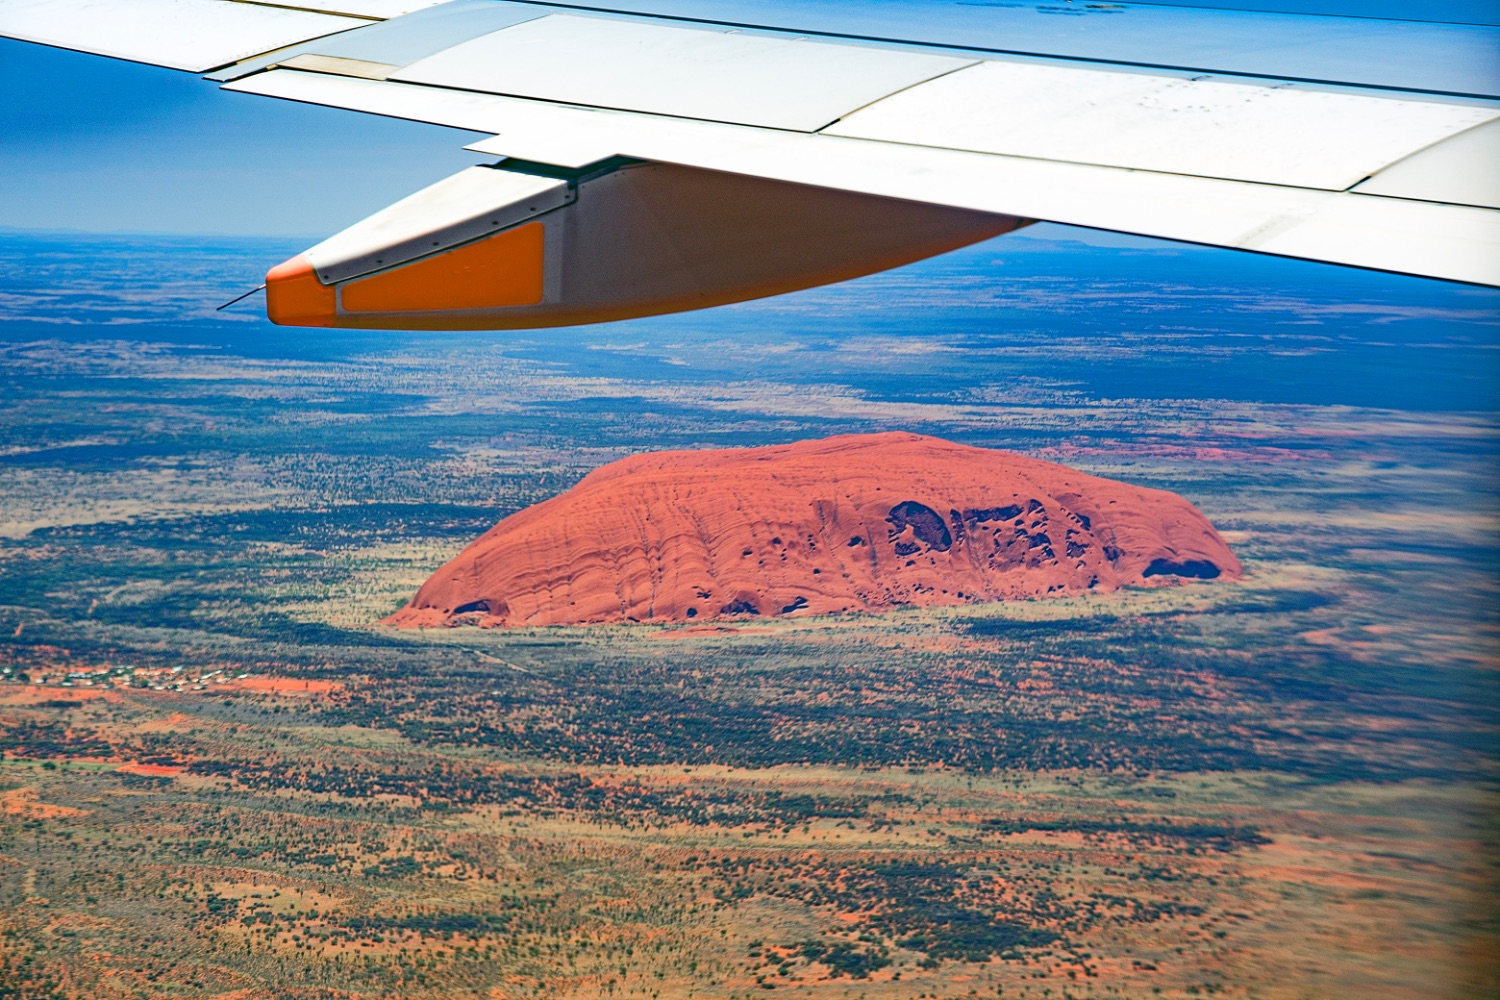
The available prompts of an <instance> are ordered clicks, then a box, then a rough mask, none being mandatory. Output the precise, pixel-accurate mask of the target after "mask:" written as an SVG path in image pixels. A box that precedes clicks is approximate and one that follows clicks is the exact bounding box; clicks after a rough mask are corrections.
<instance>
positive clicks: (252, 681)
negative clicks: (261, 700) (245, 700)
mask: <svg viewBox="0 0 1500 1000" xmlns="http://www.w3.org/2000/svg"><path fill="white" fill-rule="evenodd" d="M342 687H343V685H342V684H340V683H339V682H338V681H312V680H299V679H297V678H294V677H237V678H235V679H234V680H231V681H227V682H225V683H224V684H222V685H220V686H219V690H221V691H253V692H255V693H257V694H280V695H299V694H301V695H315V694H331V693H332V692H334V691H338V690H339V689H340V688H342Z"/></svg>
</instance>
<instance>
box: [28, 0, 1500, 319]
mask: <svg viewBox="0 0 1500 1000" xmlns="http://www.w3.org/2000/svg"><path fill="white" fill-rule="evenodd" d="M52 2H53V4H54V5H55V6H57V7H68V6H74V7H78V8H81V9H92V8H94V7H98V6H105V5H101V4H99V3H98V0H52ZM419 2H420V0H419ZM340 3H342V4H343V6H344V7H348V6H350V5H358V6H359V9H358V10H344V11H342V12H336V13H328V12H317V13H313V12H308V11H287V10H285V9H284V8H281V7H266V6H262V5H258V4H249V3H234V2H229V0H126V2H120V0H117V2H115V3H113V4H109V5H107V6H108V7H109V8H110V10H111V11H112V13H111V14H110V15H109V17H113V18H115V19H116V21H118V20H119V19H120V17H121V15H120V13H119V12H120V11H121V10H131V11H135V12H137V13H138V14H141V15H142V16H146V15H150V16H160V15H161V12H162V11H163V10H165V9H166V8H167V7H171V8H173V9H174V10H176V9H179V8H181V9H190V10H194V11H196V12H197V13H196V14H195V15H194V16H195V17H197V18H198V19H199V20H198V21H197V22H194V23H201V24H208V25H221V24H222V25H229V26H230V30H229V31H228V34H227V35H226V36H225V37H226V38H227V37H232V38H234V39H235V40H236V45H230V46H228V47H226V44H225V43H224V41H223V39H220V42H219V43H218V48H216V49H213V51H212V54H209V55H204V56H202V57H201V58H198V59H196V60H194V59H192V58H189V57H188V56H187V55H186V54H185V53H181V52H167V51H158V52H156V53H154V55H155V56H157V57H160V58H159V59H156V58H153V59H150V60H148V61H161V62H163V63H164V64H167V65H182V66H187V65H190V66H192V68H194V69H199V70H201V69H203V68H206V67H207V66H208V65H210V64H211V65H214V66H217V67H223V68H221V69H220V71H219V72H218V73H216V74H215V76H216V78H218V79H220V80H222V81H226V82H225V83H224V86H225V89H228V90H233V91H238V92H245V93H254V94H260V95H264V96H271V97H278V98H283V99H288V100H294V101H302V102H307V103H314V104H320V105H326V106H331V107H340V108H346V109H350V110H355V111H362V112H367V113H373V114H379V115H386V116H390V117H397V118H406V119H412V120H417V121H425V122H431V123H435V124H441V125H448V126H454V127H458V128H464V129H470V130H475V131H481V132H488V133H490V134H491V136H492V138H489V139H486V140H483V141H481V142H478V143H475V144H473V145H471V146H469V147H468V148H469V149H471V150H474V151H476V152H480V153H484V154H490V155H496V156H500V157H504V158H507V159H504V160H502V162H501V164H500V165H499V166H500V168H501V169H499V170H492V169H488V168H485V169H484V170H482V171H481V173H480V174H477V175H476V174H473V173H472V172H467V171H466V172H464V174H460V175H459V176H458V177H456V178H452V179H450V180H449V181H447V182H442V183H441V184H439V185H435V186H434V188H431V189H428V191H427V192H422V193H419V195H417V196H413V198H412V199H407V201H406V202H403V203H400V204H399V205H397V206H393V208H392V209H388V210H386V212H384V213H380V214H378V215H377V216H375V217H372V219H371V220H367V221H366V222H365V223H361V224H359V225H358V226H356V227H353V229H351V230H350V231H347V232H346V233H345V234H340V236H338V237H334V238H333V239H331V240H329V241H326V242H325V244H322V245H320V247H319V248H314V249H313V250H312V251H310V252H309V253H308V254H307V255H304V257H302V258H297V259H296V261H294V262H289V263H288V265H285V266H283V267H282V268H279V269H277V270H276V271H273V272H272V275H271V276H270V277H271V280H270V287H271V293H272V297H271V313H272V316H273V318H274V319H277V320H278V321H279V322H291V323H299V322H307V323H312V324H313V325H348V326H361V325H364V326H390V327H412V328H434V327H436V328H445V327H454V326H461V327H475V326H479V327H491V328H504V327H512V326H547V325H566V324H571V323H577V322H593V321H599V320H602V319H614V318H620V317H622V316H628V315H647V314H651V313H655V312H663V311H670V310H673V309H681V308H695V307H698V306H703V305H712V304H717V303H720V302H727V301H736V300H738V299H742V298H749V297H755V296H758V295H765V294H775V293H777V292H780V291H785V290H789V289H791V288H797V287H806V286H808V285H811V284H819V283H824V282H827V281H833V280H840V279H842V278H846V277H851V276H853V275H855V274H861V273H867V272H868V271H870V270H875V269H879V268H881V267H889V266H893V265H895V264H897V263H902V262H905V261H908V260H914V259H919V258H920V257H922V256H927V255H930V254H932V253H938V252H942V251H944V250H946V249H951V248H953V247H955V246H959V245H962V244H963V243H966V242H972V241H974V240H977V239H983V238H986V237H987V236H992V235H995V234H997V233H1000V232H1005V231H1007V230H1009V229H1012V228H1015V227H1016V226H1017V225H1020V224H1024V222H1025V221H1027V220H1038V219H1041V220H1048V221H1055V222H1063V223H1069V224H1073V225H1080V226H1088V227H1093V228H1099V229H1108V230H1115V231H1119V232H1126V233H1134V234H1140V235H1146V236H1156V237H1162V238H1167V239H1174V240H1183V241H1188V242H1194V243H1202V244H1208V245H1213V246H1222V247H1230V248H1236V249H1242V250H1251V251H1255V252H1260V253H1269V254H1277V255H1283V256H1290V257H1300V258H1305V259H1310V260H1319V261H1329V262H1333V263H1339V264H1347V265H1353V266H1358V267H1367V268H1376V269H1381V270H1388V271H1395V272H1400V273H1408V274H1416V275H1423V276H1428V277H1436V278H1443V279H1448V280H1456V281H1465V282H1473V283H1478V284H1485V285H1500V169H1497V167H1500V163H1497V162H1496V159H1497V152H1500V103H1497V102H1496V101H1495V100H1494V99H1492V98H1487V97H1472V96H1455V95H1434V94H1427V93H1417V92H1411V91H1400V90H1390V89H1370V88H1360V87H1351V86H1340V85H1333V84H1309V83H1294V82H1290V81H1285V80H1266V79H1249V78H1245V77H1236V76H1230V75H1225V74H1203V73H1196V72H1188V71H1171V70H1162V69H1155V68H1152V69H1148V68H1142V67H1135V66H1101V65H1098V64H1089V63H1079V62H1075V61H1064V60H1057V59H1042V58H1033V57H1022V56H1014V55H1008V56H1002V55H992V54H988V53H985V52H982V51H981V52H976V51H974V50H972V49H965V50H957V49H948V50H944V49H938V48H935V47H933V46H921V47H917V46H909V45H906V46H903V45H897V44H873V43H869V42H855V41H850V40H843V39H828V38H816V39H810V38H806V37H799V36H795V35H792V34H790V33H787V32H778V31H771V30H764V31H762V30H757V31H743V30H737V29H726V28H725V27H724V26H721V25H706V24H700V23H690V22H685V21H682V20H671V19H663V18H657V17H646V16H641V15H638V14H631V15H623V14H613V13H607V12H599V11H587V12H580V11H576V10H566V11H560V10H558V9H557V8H556V7H554V6H549V5H541V4H525V3H508V2H490V0H455V2H452V3H447V4H442V5H438V6H432V7H430V8H428V9H425V10H420V11H417V12H415V13H411V14H405V15H400V16H396V17H393V18H391V19H389V20H385V21H376V20H374V18H375V17H377V16H383V14H389V13H391V12H393V11H398V10H400V9H402V8H400V7H399V4H398V0H327V5H328V6H330V7H335V6H338V5H339V4H340ZM38 7H39V4H38V3H37V0H0V34H5V35H11V36H12V37H30V38H32V40H38V41H47V42H49V43H52V44H62V45H68V44H73V45H74V46H75V47H80V48H89V46H90V45H92V44H94V42H95V41H96V40H97V36H98V32H97V28H96V27H91V28H89V29H88V30H86V31H79V32H75V33H74V35H73V36H72V37H73V42H72V43H70V42H69V41H68V39H66V38H63V37H62V33H61V29H60V28H59V27H58V26H57V22H56V20H55V19H54V21H53V23H52V25H51V27H49V28H48V32H50V34H49V35H48V37H42V35H44V34H47V33H46V32H42V31H40V30H37V29H36V24H37V10H38ZM226 8H235V9H236V12H235V13H233V14H230V15H225V14H224V13H223V9H226ZM241 10H250V11H252V12H253V13H252V14H251V15H249V16H250V17H251V18H252V19H253V20H256V21H257V23H258V24H259V23H263V24H264V25H272V23H273V22H276V23H275V24H274V28H275V32H280V34H275V33H274V32H273V33H272V34H271V35H266V36H264V37H261V36H255V35H253V33H249V32H245V31H237V29H236V27H235V26H236V25H239V24H241V23H242V19H243V18H244V17H245V16H246V15H244V14H243V13H241V12H240V11H241ZM262 11H270V12H272V13H271V14H270V15H265V14H262V13H260V12H262ZM284 14H287V15H289V14H296V15H298V17H297V18H295V19H293V20H295V21H296V22H297V23H296V24H295V26H294V25H293V24H292V22H291V21H286V19H285V18H284V17H283V15H284ZM303 17H306V18H313V19H314V20H312V21H304V20H302V18H303ZM28 18H30V20H28ZM221 18H222V20H221ZM43 19H44V20H45V18H43ZM236 19H241V20H236ZM323 19H331V20H333V21H336V22H339V25H338V26H337V27H334V26H333V25H330V24H328V23H324V20H323ZM18 25H20V26H21V27H24V28H26V31H27V32H29V34H27V33H26V32H23V31H22V30H20V29H19V28H18ZM90 32H93V34H90ZM309 33H311V34H309ZM136 34H137V35H141V34H149V32H147V33H143V32H141V31H139V30H137V32H136ZM297 36H304V37H297ZM266 38H270V39H271V41H269V42H268V41H266V40H265V39H266ZM210 41H212V39H210ZM257 45H260V46H266V47H271V46H279V47H276V48H274V50H273V51H270V52H269V53H266V52H264V51H258V52H253V53H250V52H247V51H246V50H247V49H252V48H255V47H256V46H257ZM236 46H237V47H236ZM158 48H159V49H160V45H159V46H158ZM210 48H212V46H210ZM91 50H92V51H101V52H105V54H114V55H123V56H124V57H126V58H144V54H143V50H139V49H138V50H136V51H135V54H134V55H131V54H129V53H127V52H124V51H123V49H122V47H121V46H119V45H116V46H115V48H114V49H113V50H110V51H106V50H105V49H104V48H103V47H102V46H98V47H95V48H93V49H91ZM230 53H232V55H230ZM169 59H170V60H172V61H168V60H169ZM222 59H228V62H227V64H226V63H225V62H214V60H222ZM537 177H543V178H547V179H548V184H547V185H544V186H546V187H548V189H549V190H552V191H553V192H554V195H555V194H556V191H558V190H561V191H562V192H563V195H564V200H563V201H562V202H559V203H558V204H555V205H551V206H550V207H547V208H544V209H540V210H539V211H538V212H537V213H535V214H536V215H537V216H538V218H531V217H530V215H531V213H527V212H524V211H523V212H522V214H521V215H520V216H516V217H514V218H512V217H511V216H512V215H514V210H515V206H514V205H512V203H511V201H510V200H507V199H508V197H509V195H508V194H507V195H505V196H504V197H501V192H502V189H503V191H505V192H512V193H513V192H517V191H519V192H522V193H521V194H520V195H518V196H517V199H515V200H516V201H521V202H524V201H527V200H528V199H531V200H535V198H534V196H533V195H530V194H528V193H526V192H528V191H529V190H530V189H531V188H532V187H535V186H536V184H537V183H539V182H538V181H537V180H536V178H537ZM527 178H530V179H529V180H528V179H527ZM476 179H477V180H479V181H482V183H479V184H477V187H476ZM558 185H561V187H560V188H559V187H558ZM477 188H484V189H485V190H486V192H487V193H485V194H483V195H482V196H478V195H474V194H473V193H472V190H471V189H474V190H477ZM460 190H462V191H465V192H470V193H469V194H466V195H465V196H464V197H466V198H469V201H467V202H465V201H464V198H459V197H457V196H456V195H455V194H454V192H457V191H460ZM445 197H446V198H447V201H446V202H444V200H443V199H444V198H445ZM440 205H447V208H446V209H443V208H441V207H439V206H440ZM455 205H458V207H457V209H455V208H454V206H455ZM522 207H523V208H524V207H525V206H522ZM455 210H456V211H457V213H458V215H459V216H462V217H463V219H466V220H468V221H467V222H465V223H463V224H458V225H457V226H456V228H455V223H454V221H453V213H454V211H455ZM444 211H447V215H445V214H444ZM507 213H510V214H507ZM487 214H488V215H493V216H495V217H494V218H490V219H484V220H480V221H482V222H485V223H487V224H486V225H481V226H480V227H479V228H478V229H475V228H474V225H475V220H478V219H479V217H480V216H485V215H487ZM523 232H524V233H528V234H531V235H529V236H521V235H517V234H520V233H523ZM429 237H432V238H429ZM382 241H384V242H382ZM502 244H503V249H502ZM330 245H332V246H334V247H335V248H337V247H340V246H342V247H345V248H347V247H349V246H355V245H358V246H360V247H362V248H363V252H364V253H365V256H364V257H363V258H361V259H363V260H364V261H365V263H366V264H368V265H369V266H370V268H373V270H369V269H367V273H362V274H360V275H351V274H348V273H343V272H338V269H337V268H335V269H333V270H329V268H327V267H321V268H320V267H319V266H317V263H316V262H317V260H318V259H320V258H321V259H324V260H326V259H328V256H329V253H330V251H329V249H328V248H329V246H330ZM403 248H404V249H403ZM374 261H379V262H380V263H378V264H374V263H372V262H374ZM298 262H300V263H298ZM611 262H623V264H615V265H612V264H611ZM771 262H774V265H773V264H772V263H771ZM625 265H628V266H625ZM335 272H337V273H335ZM516 275H532V276H533V277H534V278H535V280H531V279H527V280H523V281H517V280H512V279H513V278H514V277H515V276H516ZM309 282H311V283H312V284H311V285H309V284H308V283H309ZM528 282H529V283H528ZM313 285H316V286H317V288H316V289H314V288H313V287H312V286H313ZM377 287H382V288H386V289H387V290H389V289H392V288H398V287H399V288H405V289H408V290H410V289H413V288H420V287H427V288H430V289H433V290H434V291H432V292H431V293H423V294H420V295H416V296H415V297H413V296H412V295H411V294H406V295H405V297H404V298H403V297H402V296H399V295H397V296H394V297H392V295H391V294H383V295H376V294H374V290H375V289H376V288H377ZM486 288H488V289H491V292H490V293H487V292H485V291H484V289H486ZM501 288H506V289H510V291H506V292H501V291H495V290H496V289H501ZM516 288H522V289H523V291H521V292H517V291H515V289H516ZM518 296H519V297H518ZM294 301H295V302H296V303H298V305H296V306H295V307H294V306H293V305H292V303H293V302H294ZM278 302H279V303H280V305H279V306H278ZM307 302H312V303H314V305H313V307H306V306H305V303H307ZM359 303H364V306H363V307H362V306H360V305H359ZM371 303H377V304H381V305H380V307H379V308H375V307H372V306H371V305H370V304H371ZM392 304H395V306H399V308H395V307H392ZM309 308H310V309H311V311H309Z"/></svg>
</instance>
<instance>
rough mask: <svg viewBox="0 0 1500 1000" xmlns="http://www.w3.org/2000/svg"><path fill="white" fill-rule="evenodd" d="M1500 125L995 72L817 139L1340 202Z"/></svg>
mask: <svg viewBox="0 0 1500 1000" xmlns="http://www.w3.org/2000/svg"><path fill="white" fill-rule="evenodd" d="M1496 118H1500V109H1497V108H1496V107H1495V106H1494V105H1492V104H1464V103H1454V102H1441V101H1433V100H1420V99H1412V98H1410V97H1402V96H1399V95H1394V94H1381V93H1350V92H1348V91H1342V92H1341V91H1332V90H1327V89H1322V90H1320V89H1315V88H1312V87H1309V86H1306V85H1302V86H1299V85H1293V84H1287V85H1283V86H1266V85H1265V84H1264V83H1260V82H1250V81H1245V80H1233V79H1225V78H1215V77H1206V76H1189V75H1188V74H1185V73H1184V74H1176V75H1171V74H1156V73H1139V72H1136V73H1127V72H1119V71H1112V70H1102V69H1097V68H1091V67H1083V66H1064V65H1046V64H1038V63H1026V62H1015V61H1002V60H992V61H988V62H983V63H979V64H978V65H975V66H972V67H969V68H968V69H964V70H961V71H959V72H956V73H951V74H949V75H947V76H945V77H942V78H940V79H936V80H932V81H930V82H927V83H923V84H920V85H919V86H915V87H911V88H909V89H907V90H904V91H902V92H901V93H898V94H893V95H892V96H890V97H886V98H885V99H883V100H880V101H877V102H875V103H873V104H871V105H870V106H869V107H866V108H863V109H861V110H859V111H856V112H855V113H854V114H852V115H850V116H848V117H847V118H845V119H844V120H842V121H840V122H837V123H836V124H834V125H832V126H830V127H829V128H827V129H825V130H824V131H825V132H826V133H828V134H831V135H842V136H848V137H850V138H857V139H877V140H882V141H886V142H906V143H913V144H915V145H919V146H939V147H944V148H949V149H967V150H973V151H975V152H981V153H1005V154H1009V155H1013V156H1028V157H1035V158H1040V159H1048V160H1066V161H1069V162H1072V163H1097V164H1101V165H1104V166H1112V167H1130V168H1133V169H1137V170H1156V171H1162V172H1167V173H1176V174H1193V175H1195V176H1198V177H1221V178H1225V179H1228V180H1242V181H1256V182H1259V183H1264V184H1286V185H1291V186H1295V187H1314V188H1322V189H1324V190H1328V191H1342V190H1345V189H1346V188H1348V187H1350V186H1351V185H1353V184H1357V183H1359V182H1360V181H1361V180H1363V179H1364V178H1366V177H1369V176H1370V175H1371V174H1373V173H1375V172H1377V171H1379V170H1380V169H1381V168H1383V167H1385V166H1387V165H1389V164H1391V163H1393V162H1394V161H1396V160H1399V159H1401V158H1402V157H1405V156H1407V155H1408V154H1410V153H1413V152H1415V151H1416V150H1419V149H1422V148H1423V147H1425V146H1429V145H1431V144H1432V143H1435V142H1439V141H1441V140H1443V139H1446V138H1448V137H1449V136H1452V135H1455V134H1457V133H1459V132H1462V131H1464V130H1465V129H1468V128H1472V127H1473V126H1475V125H1479V124H1482V123H1484V122H1488V121H1493V120H1495V119H1496Z"/></svg>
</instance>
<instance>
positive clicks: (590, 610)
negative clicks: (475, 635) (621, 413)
mask: <svg viewBox="0 0 1500 1000" xmlns="http://www.w3.org/2000/svg"><path fill="white" fill-rule="evenodd" d="M1239 575H1240V563H1239V560H1238V559H1236V558H1235V557H1234V554H1233V553H1232V552H1230V551H1229V548H1228V547H1227V546H1226V545H1225V544H1224V541H1223V539H1221V538H1220V537H1219V535H1218V533H1217V532H1215V531H1214V529H1213V526H1212V525H1211V524H1209V523H1208V520H1207V519H1206V518H1204V516H1203V515H1202V514H1200V513H1199V512H1198V511H1197V510H1196V509H1195V508H1194V507H1193V506H1192V505H1191V504H1189V503H1188V502H1187V501H1186V500H1184V499H1182V498H1181V497H1179V496H1177V495H1176V494H1175V493H1167V492H1165V491H1162V490H1151V489H1145V488H1143V487H1139V486H1131V485H1129V484H1127V483H1120V482H1116V481H1114V480H1110V479H1100V478H1098V477H1095V476H1089V475H1085V474H1083V473H1081V472H1076V471H1074V470H1073V469H1069V468H1067V467H1066V466H1062V465H1055V464H1053V463H1051V462H1043V461H1040V460H1038V459H1034V458H1026V457H1024V456H1022V455H1015V454H1012V453H1009V452H1003V451H990V450H987V449H984V448H971V447H968V446H965V445H960V444H953V443H952V442H949V441H942V440H939V439H937V438H931V437H923V436H921V435H918V434H899V433H898V434H871V435H852V436H848V437H835V438H828V439H826V440H822V441H801V442H798V443H797V444H791V445H779V446H775V447H770V448H745V449H734V450H725V451H672V452H656V453H652V454H645V455H636V456H634V457H632V458H627V459H624V460H623V461H619V462H614V463H612V464H610V465H606V466H604V467H603V468H600V469H597V470H595V471H594V472H593V473H591V474H590V475H588V476H587V477H585V478H584V479H583V481H582V482H580V483H579V484H578V485H577V486H575V487H573V488H572V489H571V490H569V491H568V492H566V493H564V494H562V495H561V496H558V497H554V498H553V499H551V500H548V501H546V502H544V503H540V504H537V505H536V506H534V507H530V508H528V509H526V510H523V511H521V512H520V513H517V514H515V515H513V516H511V517H507V518H506V519H505V520H503V521H501V522H500V523H499V524H498V525H496V526H495V527H494V528H492V529H491V530H490V531H489V532H487V533H486V534H485V535H484V536H483V537H481V538H480V539H479V540H478V541H476V542H474V544H472V545H470V546H469V547H468V548H467V549H465V550H464V551H463V552H462V553H460V554H459V555H458V557H457V558H455V559H454V560H453V561H452V562H450V563H448V565H446V566H444V567H443V568H442V569H440V570H438V572H436V573H435V574H433V576H432V578H431V579H429V580H428V581H427V583H426V584H425V585H424V586H423V587H422V589H421V590H420V591H418V592H417V595H416V597H414V598H413V599H412V601H411V603H410V604H408V605H407V606H406V607H405V608H403V609H402V610H401V611H398V612H397V613H396V614H394V615H392V616H391V617H390V618H388V619H386V620H387V621H388V622H390V623H392V624H395V625H401V626H422V625H449V624H455V623H465V622H472V623H476V624H479V625H563V624H575V623H583V622H622V621H643V622H647V621H650V622H668V621H686V620H688V619H694V620H697V621H704V620H706V619H710V618H717V617H721V616H728V615H752V614H754V615H791V614H800V615H809V614H826V613H830V612H839V611H879V610H882V609H886V608H892V607H896V606H898V605H921V606H930V605H938V604H960V603H967V602H971V601H993V600H1004V599H1008V598H1024V597H1040V596H1045V595H1047V594H1067V593H1078V592H1082V591H1086V590H1090V589H1094V590H1101V591H1102V590H1114V589H1115V588H1117V587H1121V586H1139V585H1143V584H1146V585H1149V584H1154V583H1160V582H1163V581H1165V580H1169V579H1171V578H1173V577H1198V578H1207V579H1212V578H1215V577H1226V578H1231V579H1233V578H1237V577H1239Z"/></svg>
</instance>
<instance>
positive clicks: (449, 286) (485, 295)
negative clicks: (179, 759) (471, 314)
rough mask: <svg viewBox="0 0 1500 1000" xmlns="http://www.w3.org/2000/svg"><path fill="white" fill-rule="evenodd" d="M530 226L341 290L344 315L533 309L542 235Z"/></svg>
mask: <svg viewBox="0 0 1500 1000" xmlns="http://www.w3.org/2000/svg"><path fill="white" fill-rule="evenodd" d="M544 231H545V227H544V225H543V224H542V223H540V222H532V223H528V224H527V225H524V226H521V227H520V228H518V229H511V230H509V231H507V232H503V233H499V234H497V235H495V236H490V237H487V238H486V239H482V240H480V241H479V242H477V243H470V244H468V245H467V246H462V247H459V248H458V249H457V250H451V251H449V252H448V253H442V254H438V255H437V256H435V257H427V258H425V259H423V260H419V261H416V262H415V263H412V264H407V265H406V266H405V267H398V268H396V269H395V270H392V271H386V272H384V273H381V274H375V275H371V276H370V277H368V278H360V279H358V280H356V281H351V282H349V283H348V284H347V285H344V286H343V291H342V296H341V304H342V305H343V307H344V311H345V312H346V313H355V312H366V313H376V312H432V311H451V310H459V309H497V308H503V307H506V306H534V305H536V304H537V303H539V302H541V301H542V274H543V257H542V247H543V234H544Z"/></svg>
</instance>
